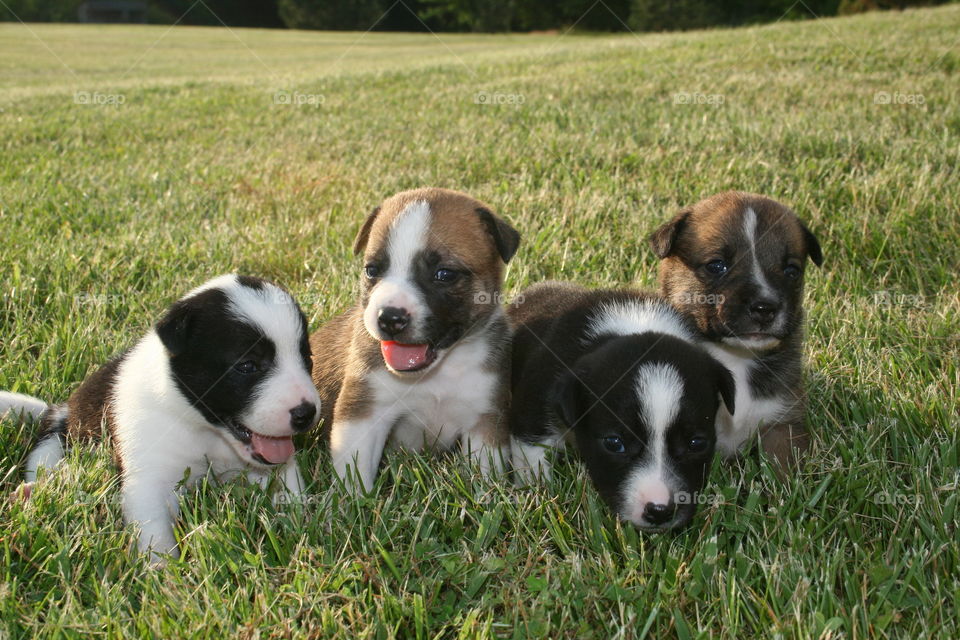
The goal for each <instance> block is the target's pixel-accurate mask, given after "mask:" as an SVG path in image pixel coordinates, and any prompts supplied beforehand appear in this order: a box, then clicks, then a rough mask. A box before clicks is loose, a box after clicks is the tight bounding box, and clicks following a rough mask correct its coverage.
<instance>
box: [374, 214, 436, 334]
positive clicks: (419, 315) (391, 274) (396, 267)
mask: <svg viewBox="0 0 960 640" xmlns="http://www.w3.org/2000/svg"><path fill="white" fill-rule="evenodd" d="M430 220H431V213H430V205H429V204H428V203H427V202H426V201H425V200H417V201H415V202H411V203H410V204H409V205H407V207H406V208H405V209H404V210H403V211H402V212H400V214H399V215H398V216H397V217H396V218H395V219H394V220H393V222H392V223H391V224H390V231H389V236H388V239H387V247H388V250H389V259H390V264H389V265H388V268H387V271H386V273H384V274H382V275H381V277H380V280H379V281H378V282H377V283H376V284H375V285H374V286H373V288H372V289H371V290H370V298H369V300H368V302H367V308H366V309H364V312H363V325H364V327H366V329H367V332H368V333H369V334H370V335H371V336H373V337H374V338H376V339H377V340H388V339H389V336H385V335H382V334H381V332H380V327H379V326H378V324H377V318H378V314H379V313H380V309H383V308H384V307H396V308H398V309H406V311H407V313H409V314H410V322H411V326H410V329H409V330H408V331H409V332H410V334H411V335H418V334H419V332H420V331H421V330H422V327H423V322H424V319H425V318H426V316H427V315H428V314H429V310H428V308H427V305H426V303H425V302H424V300H423V295H422V294H421V293H420V290H419V288H417V286H416V284H414V282H413V261H414V259H415V258H416V256H417V254H418V253H419V252H420V251H422V250H423V248H424V247H425V246H426V242H427V238H428V237H429V231H430Z"/></svg>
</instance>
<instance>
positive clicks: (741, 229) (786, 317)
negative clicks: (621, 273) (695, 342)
mask: <svg viewBox="0 0 960 640" xmlns="http://www.w3.org/2000/svg"><path fill="white" fill-rule="evenodd" d="M650 244H651V246H652V247H653V250H654V252H655V253H656V254H657V257H659V258H661V259H662V260H663V261H662V262H661V263H660V286H661V293H662V294H663V295H664V296H665V297H666V298H668V299H669V300H670V302H671V303H672V304H673V305H674V307H676V308H677V309H678V310H679V311H680V312H681V313H683V314H684V315H685V316H687V317H688V318H689V319H690V320H691V321H692V322H693V323H694V324H695V325H696V327H697V328H698V329H699V330H700V332H701V334H702V335H703V337H704V338H706V340H707V342H706V344H705V346H706V347H707V349H708V351H709V352H710V353H711V354H712V355H713V356H714V357H715V358H717V359H718V360H719V361H720V362H721V363H723V364H724V365H725V366H726V367H727V368H728V369H729V370H730V371H731V372H732V373H733V374H734V378H735V380H736V388H737V397H736V407H737V411H736V416H731V415H730V414H729V413H728V412H727V411H725V410H724V409H723V407H721V409H720V412H719V413H718V416H717V449H718V451H720V452H721V453H722V454H725V455H727V456H730V455H734V454H735V453H736V452H737V451H739V450H740V449H741V447H743V446H744V445H745V443H747V442H749V441H750V440H752V438H753V436H754V434H755V433H756V432H757V429H761V442H762V444H763V448H764V450H765V451H766V452H767V453H768V454H769V455H771V456H772V457H773V458H774V459H775V460H776V461H777V462H778V463H779V464H780V465H781V468H784V466H785V465H787V464H790V463H792V462H794V461H796V459H797V457H798V456H799V455H800V454H802V453H803V452H804V451H805V450H806V449H807V447H808V444H809V442H808V441H809V438H808V435H807V431H806V427H805V419H804V407H805V396H804V392H803V384H802V379H801V349H802V345H803V308H802V300H803V275H804V268H805V265H806V259H807V258H808V257H809V258H810V259H811V260H812V261H813V263H814V264H816V265H817V266H820V264H821V263H822V262H823V254H822V252H821V250H820V243H819V242H818V241H817V239H816V237H815V236H814V235H813V234H812V233H811V232H810V230H809V229H807V227H806V226H805V225H804V224H803V223H802V222H800V220H799V219H798V218H797V216H796V215H795V214H794V213H793V212H792V211H791V210H790V209H788V208H787V207H785V206H784V205H782V204H780V203H779V202H776V201H774V200H771V199H770V198H766V197H764V196H760V195H755V194H750V193H742V192H738V191H728V192H725V193H720V194H717V195H714V196H711V197H709V198H707V199H706V200H703V201H701V202H699V203H697V204H695V205H693V206H692V207H688V208H686V209H684V210H682V211H681V212H680V213H678V214H677V215H676V216H674V218H673V219H672V220H671V221H670V222H668V223H666V224H665V225H663V226H662V227H660V228H659V229H657V230H656V231H655V232H654V233H653V234H652V235H651V236H650Z"/></svg>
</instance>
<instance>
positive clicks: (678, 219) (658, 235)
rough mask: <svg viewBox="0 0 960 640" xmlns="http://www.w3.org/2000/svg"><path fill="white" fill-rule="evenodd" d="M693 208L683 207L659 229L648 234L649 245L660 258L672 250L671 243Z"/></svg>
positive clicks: (672, 243)
mask: <svg viewBox="0 0 960 640" xmlns="http://www.w3.org/2000/svg"><path fill="white" fill-rule="evenodd" d="M692 211H693V210H692V209H690V208H689V207H688V208H686V209H683V210H681V211H680V213H678V214H677V215H675V216H673V218H672V219H671V220H670V222H668V223H666V224H664V225H663V226H661V227H660V228H659V229H657V230H656V231H654V232H653V233H651V234H650V238H649V240H650V247H651V248H652V249H653V252H654V253H655V254H656V256H657V257H658V258H660V259H661V260H662V259H663V258H666V257H667V256H669V255H670V253H671V252H672V251H673V245H674V243H675V242H676V240H677V236H679V235H680V232H681V231H683V228H684V227H685V226H686V225H687V218H688V217H689V216H690V213H691V212H692Z"/></svg>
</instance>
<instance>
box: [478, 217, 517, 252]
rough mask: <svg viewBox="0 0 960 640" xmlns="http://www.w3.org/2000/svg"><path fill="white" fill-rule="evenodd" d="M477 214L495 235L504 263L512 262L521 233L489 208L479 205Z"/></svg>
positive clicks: (492, 234)
mask: <svg viewBox="0 0 960 640" xmlns="http://www.w3.org/2000/svg"><path fill="white" fill-rule="evenodd" d="M477 215H478V216H480V221H481V222H483V224H484V226H485V227H486V228H487V232H488V233H489V234H490V235H491V236H493V244H494V246H496V247H497V253H499V254H500V258H501V259H502V260H503V261H504V263H506V262H510V258H512V257H513V255H514V254H515V253H516V252H517V247H519V246H520V234H519V233H518V232H517V230H516V229H514V228H513V227H511V226H510V225H509V224H507V222H506V221H505V220H504V219H503V218H501V217H499V216H496V215H494V214H493V212H492V211H490V210H489V209H486V208H484V207H478V208H477Z"/></svg>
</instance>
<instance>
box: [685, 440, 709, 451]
mask: <svg viewBox="0 0 960 640" xmlns="http://www.w3.org/2000/svg"><path fill="white" fill-rule="evenodd" d="M709 448H710V441H709V440H707V439H706V438H701V437H699V436H697V437H694V438H690V441H689V442H687V449H689V450H690V451H691V453H703V452H704V451H706V450H707V449H709Z"/></svg>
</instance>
